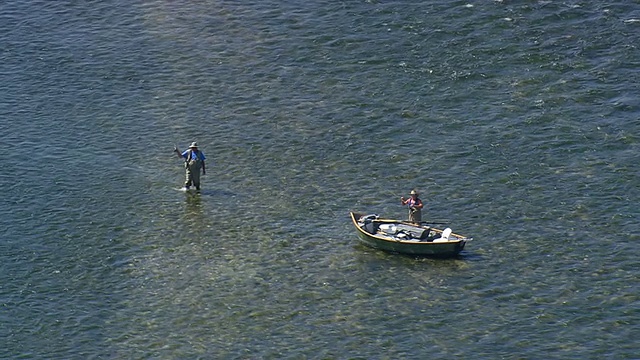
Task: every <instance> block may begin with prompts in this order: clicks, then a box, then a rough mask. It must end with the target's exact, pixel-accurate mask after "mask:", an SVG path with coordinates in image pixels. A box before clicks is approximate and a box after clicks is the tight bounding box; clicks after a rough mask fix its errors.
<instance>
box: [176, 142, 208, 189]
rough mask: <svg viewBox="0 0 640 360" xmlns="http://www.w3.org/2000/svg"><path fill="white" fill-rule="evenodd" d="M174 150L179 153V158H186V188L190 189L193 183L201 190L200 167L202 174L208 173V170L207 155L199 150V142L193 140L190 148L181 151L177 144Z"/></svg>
mask: <svg viewBox="0 0 640 360" xmlns="http://www.w3.org/2000/svg"><path fill="white" fill-rule="evenodd" d="M173 151H174V152H175V153H176V154H177V155H178V157H179V158H182V159H184V168H185V177H186V179H185V182H184V188H185V189H187V190H189V188H190V187H191V185H193V186H195V187H196V190H200V169H202V175H206V174H207V170H206V168H205V166H204V160H205V159H206V157H205V156H204V153H203V152H202V151H200V150H198V143H197V142H195V141H194V142H192V143H191V145H190V146H189V149H188V150H185V151H184V152H182V153H180V150H178V147H177V146H176V147H175V148H174V149H173Z"/></svg>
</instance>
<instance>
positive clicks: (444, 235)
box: [433, 228, 451, 242]
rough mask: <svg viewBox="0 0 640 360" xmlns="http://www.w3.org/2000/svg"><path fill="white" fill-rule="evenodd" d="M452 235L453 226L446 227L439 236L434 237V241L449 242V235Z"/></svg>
mask: <svg viewBox="0 0 640 360" xmlns="http://www.w3.org/2000/svg"><path fill="white" fill-rule="evenodd" d="M450 235H451V228H446V229H444V230H443V231H442V234H441V235H440V237H439V238H437V239H434V240H433V242H447V241H449V236H450Z"/></svg>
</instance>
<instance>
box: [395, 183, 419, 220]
mask: <svg viewBox="0 0 640 360" xmlns="http://www.w3.org/2000/svg"><path fill="white" fill-rule="evenodd" d="M419 195H420V194H418V192H417V191H416V190H411V197H410V198H408V199H405V198H404V196H403V197H401V198H400V202H401V203H402V205H403V206H407V207H408V208H409V221H411V222H413V223H416V224H420V223H421V222H422V208H423V207H424V204H423V203H422V200H420V198H419V197H418V196H419Z"/></svg>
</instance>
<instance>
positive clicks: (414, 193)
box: [410, 190, 420, 195]
mask: <svg viewBox="0 0 640 360" xmlns="http://www.w3.org/2000/svg"><path fill="white" fill-rule="evenodd" d="M410 194H411V195H420V194H418V192H417V191H415V190H411V192H410Z"/></svg>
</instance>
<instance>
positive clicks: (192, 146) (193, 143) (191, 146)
mask: <svg viewBox="0 0 640 360" xmlns="http://www.w3.org/2000/svg"><path fill="white" fill-rule="evenodd" d="M189 147H190V148H194V147H195V148H197V147H198V143H197V142H195V141H194V142H192V143H191V145H189Z"/></svg>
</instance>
